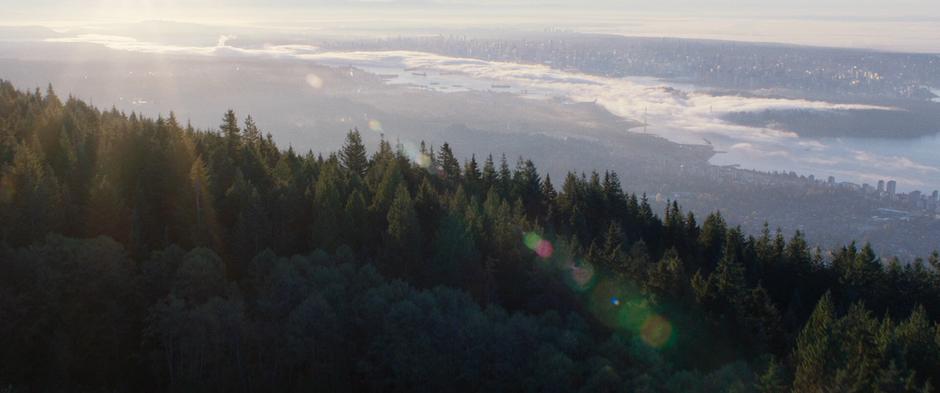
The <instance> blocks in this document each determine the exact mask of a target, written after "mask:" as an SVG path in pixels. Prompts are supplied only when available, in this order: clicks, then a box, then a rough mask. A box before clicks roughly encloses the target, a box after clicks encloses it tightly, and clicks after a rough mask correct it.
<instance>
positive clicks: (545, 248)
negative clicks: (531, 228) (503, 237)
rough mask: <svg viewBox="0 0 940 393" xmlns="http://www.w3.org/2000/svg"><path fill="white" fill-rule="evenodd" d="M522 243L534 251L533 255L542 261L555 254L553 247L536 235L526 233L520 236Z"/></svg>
mask: <svg viewBox="0 0 940 393" xmlns="http://www.w3.org/2000/svg"><path fill="white" fill-rule="evenodd" d="M522 242H523V243H524V244H525V246H526V247H527V248H528V249H530V250H532V251H535V254H536V255H538V256H539V257H540V258H542V259H548V258H551V257H552V254H554V253H555V247H554V246H553V245H552V243H551V242H550V241H548V240H545V239H543V238H542V236H540V235H539V234H538V233H535V232H526V233H524V234H523V235H522Z"/></svg>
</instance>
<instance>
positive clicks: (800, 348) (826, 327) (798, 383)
mask: <svg viewBox="0 0 940 393" xmlns="http://www.w3.org/2000/svg"><path fill="white" fill-rule="evenodd" d="M835 328H836V319H835V306H834V305H833V304H832V296H831V295H830V294H829V293H828V292H827V293H826V294H825V295H823V297H822V298H820V299H819V302H818V303H817V304H816V309H815V310H813V314H812V315H810V317H809V321H807V322H806V326H804V327H803V331H802V332H800V335H799V337H798V338H797V340H796V351H795V352H794V354H793V361H794V363H795V366H796V375H795V377H794V380H793V391H794V392H795V393H802V392H812V393H817V392H825V391H827V390H828V389H827V387H828V386H829V383H830V382H831V378H832V372H833V369H832V367H831V364H832V362H833V361H835V359H834V358H833V346H834V345H835V344H836V343H835V342H833V329H835Z"/></svg>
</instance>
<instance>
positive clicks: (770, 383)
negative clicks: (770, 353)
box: [754, 358, 788, 393]
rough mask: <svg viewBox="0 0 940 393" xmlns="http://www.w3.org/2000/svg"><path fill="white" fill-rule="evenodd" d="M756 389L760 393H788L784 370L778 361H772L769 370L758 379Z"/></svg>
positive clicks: (768, 366) (769, 363) (768, 365)
mask: <svg viewBox="0 0 940 393" xmlns="http://www.w3.org/2000/svg"><path fill="white" fill-rule="evenodd" d="M754 389H755V390H756V391H757V392H758V393H786V392H787V391H788V389H787V383H786V380H785V378H784V375H783V368H782V367H780V364H778V363H777V359H775V358H771V359H770V362H768V364H767V370H765V371H764V373H763V374H761V375H760V377H758V379H757V382H756V383H755V384H754Z"/></svg>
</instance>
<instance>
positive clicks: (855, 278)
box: [0, 81, 940, 392]
mask: <svg viewBox="0 0 940 393" xmlns="http://www.w3.org/2000/svg"><path fill="white" fill-rule="evenodd" d="M481 161H482V162H481ZM481 161H478V160H477V157H475V156H471V157H470V158H469V159H465V160H460V159H458V158H457V157H456V156H455V154H454V152H453V150H452V149H451V147H450V146H449V145H448V144H446V143H445V144H443V145H441V146H439V147H433V146H429V145H426V144H424V143H421V145H420V148H418V149H416V151H410V150H409V149H405V148H404V147H403V146H401V145H397V144H396V145H393V144H392V143H390V142H388V141H386V140H384V139H383V140H382V141H381V142H380V144H379V146H378V148H377V149H376V150H375V151H374V152H372V153H371V154H370V152H369V151H368V149H367V148H366V146H364V144H363V142H362V138H361V135H360V134H359V132H358V131H356V130H352V131H349V132H348V134H347V139H346V143H345V145H344V146H343V148H342V149H340V150H339V151H338V152H336V153H333V154H329V155H327V156H323V155H320V154H314V153H313V152H311V151H308V152H305V153H304V152H296V151H294V150H293V149H292V148H288V149H287V150H282V149H280V148H279V147H278V146H276V144H275V143H274V141H273V140H272V138H271V135H270V134H264V133H263V132H262V131H261V130H259V128H258V126H257V125H256V124H255V122H254V120H253V119H252V118H251V117H250V116H248V117H247V118H245V119H244V120H239V119H238V118H237V117H236V115H235V113H233V112H232V111H228V112H227V113H226V114H225V115H224V116H223V119H222V122H221V125H220V126H219V127H218V129H216V130H201V129H195V128H194V127H192V126H190V125H182V124H180V122H179V121H178V119H176V117H175V116H174V115H173V114H172V113H171V114H170V115H168V116H167V117H162V116H161V117H158V118H156V119H152V118H147V117H144V116H141V115H138V114H135V113H131V114H130V115H127V114H125V113H122V112H119V111H117V110H116V109H111V110H99V109H97V108H94V107H92V106H90V105H87V104H86V103H84V102H82V101H81V100H77V99H74V98H71V97H69V98H67V99H65V100H62V99H60V98H59V97H58V96H57V95H56V94H55V92H54V91H53V89H52V88H51V86H50V87H49V88H48V89H47V91H46V92H44V93H43V92H40V91H39V90H38V89H37V90H35V91H19V90H17V89H16V88H15V87H14V86H12V85H11V84H10V83H8V82H2V81H0V223H2V225H0V390H3V389H5V390H4V391H9V392H19V391H60V390H63V391H64V390H68V391H76V390H80V391H86V390H87V391H99V390H101V391H103V390H111V391H154V390H156V391H268V390H278V391H300V390H317V391H339V390H350V391H575V390H581V391H585V392H588V391H591V392H593V391H672V392H687V391H701V392H711V391H743V392H749V391H755V392H784V391H794V392H824V391H885V392H901V391H904V392H907V391H912V392H914V391H916V392H926V391H933V390H934V389H935V387H936V386H940V328H938V324H937V321H938V315H940V257H938V254H937V253H934V254H932V255H930V256H927V258H926V259H917V260H914V261H908V262H907V263H902V262H901V261H899V260H897V259H895V258H884V259H883V258H880V257H879V256H878V255H876V254H875V252H874V251H873V250H872V249H871V247H869V246H868V245H857V244H850V245H846V246H845V247H842V248H840V249H837V250H821V249H818V248H811V247H809V246H808V244H807V241H806V239H805V238H804V236H803V235H802V234H801V233H799V232H796V233H794V234H793V235H792V236H789V237H787V236H784V234H782V233H780V231H776V232H774V231H771V230H770V228H769V227H766V228H765V230H764V231H763V233H760V234H756V235H749V234H745V233H743V232H742V231H741V229H740V228H737V227H733V226H729V225H728V224H727V223H726V222H725V221H724V219H723V218H722V216H721V214H720V213H717V212H716V213H714V214H711V215H708V216H707V217H704V219H703V220H701V223H699V218H698V217H695V216H694V215H693V214H691V213H686V212H683V211H682V210H681V209H680V207H679V205H678V204H677V203H675V202H673V203H670V204H668V207H667V208H666V209H665V210H664V211H661V212H656V211H653V209H652V208H651V206H650V204H649V203H648V201H647V200H646V197H645V196H643V195H636V194H631V193H628V192H625V191H624V189H623V187H622V185H621V184H620V181H619V178H618V175H617V174H616V173H614V172H605V173H603V174H601V173H596V172H595V173H590V174H577V173H568V174H567V176H566V177H565V178H564V179H562V182H561V187H555V185H553V183H552V179H550V177H549V176H548V175H545V176H542V175H541V174H540V173H539V171H538V169H537V168H536V166H535V164H534V163H533V162H532V161H531V160H526V159H522V158H520V159H518V160H517V161H515V162H514V164H513V165H510V163H509V160H507V158H506V157H505V156H501V157H498V158H494V157H493V156H487V157H486V158H484V159H482V160H481Z"/></svg>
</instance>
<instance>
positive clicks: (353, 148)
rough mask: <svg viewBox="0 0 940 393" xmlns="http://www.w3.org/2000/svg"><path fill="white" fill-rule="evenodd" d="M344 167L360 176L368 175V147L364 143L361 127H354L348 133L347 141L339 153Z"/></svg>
mask: <svg viewBox="0 0 940 393" xmlns="http://www.w3.org/2000/svg"><path fill="white" fill-rule="evenodd" d="M339 157H340V160H341V161H342V163H343V167H344V168H346V169H347V170H349V171H350V172H351V173H354V174H356V175H358V176H359V177H365V176H366V170H368V169H369V159H368V158H367V153H366V147H365V146H364V145H363V144H362V136H361V135H360V134H359V129H352V130H350V131H349V132H348V133H347V134H346V143H345V144H343V149H342V150H340V153H339Z"/></svg>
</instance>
